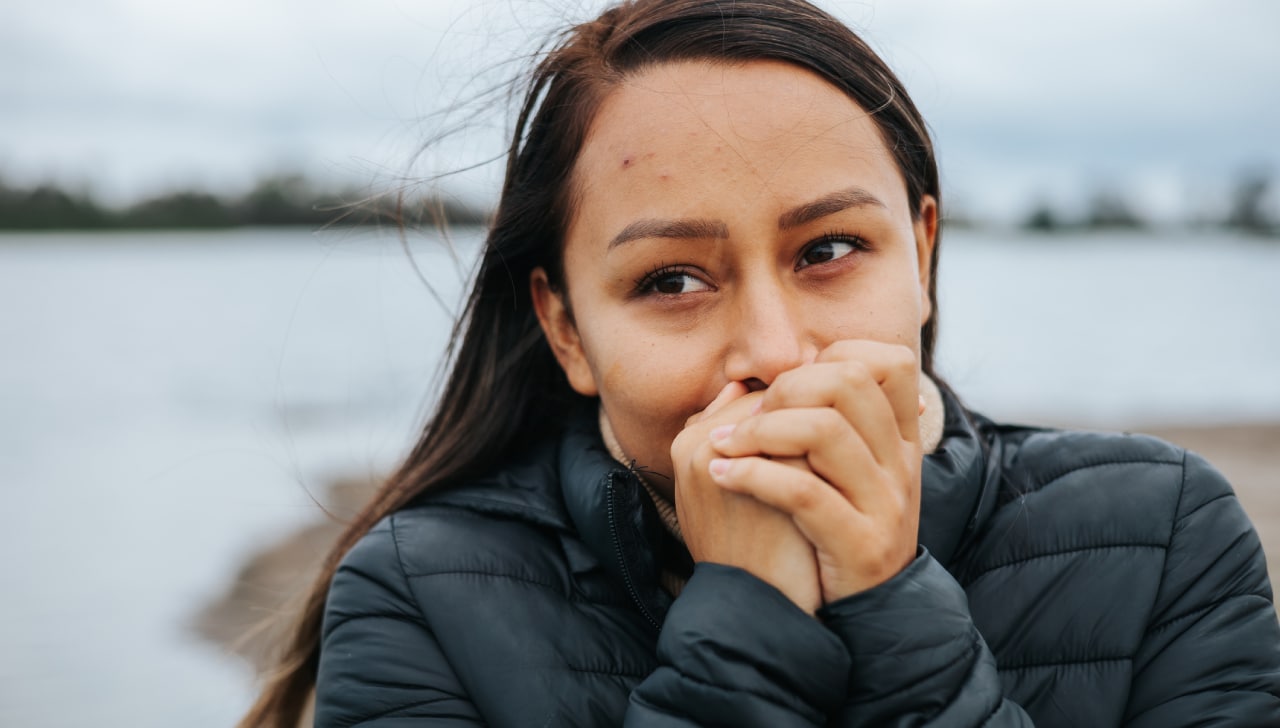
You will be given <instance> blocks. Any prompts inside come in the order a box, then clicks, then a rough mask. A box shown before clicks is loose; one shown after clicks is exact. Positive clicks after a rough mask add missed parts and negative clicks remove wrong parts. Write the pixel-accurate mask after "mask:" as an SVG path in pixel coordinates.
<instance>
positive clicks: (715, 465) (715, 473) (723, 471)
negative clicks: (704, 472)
mask: <svg viewBox="0 0 1280 728" xmlns="http://www.w3.org/2000/svg"><path fill="white" fill-rule="evenodd" d="M731 464H732V463H730V461H729V459H728V458H715V459H714V460H712V461H711V468H710V469H711V477H713V478H716V479H717V480H719V479H720V478H723V477H724V476H725V475H727V474H728V473H729V465H731Z"/></svg>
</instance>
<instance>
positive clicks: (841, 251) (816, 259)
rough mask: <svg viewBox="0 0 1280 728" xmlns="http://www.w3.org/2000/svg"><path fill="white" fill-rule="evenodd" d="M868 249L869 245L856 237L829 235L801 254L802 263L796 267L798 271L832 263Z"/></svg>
mask: <svg viewBox="0 0 1280 728" xmlns="http://www.w3.org/2000/svg"><path fill="white" fill-rule="evenodd" d="M866 249H867V244H866V243H865V242H864V241H863V240H862V238H859V237H858V236H856V235H842V234H835V233H828V234H827V235H823V236H822V237H821V238H820V239H818V240H817V241H816V242H814V243H813V244H812V245H810V246H809V247H807V248H805V250H804V252H802V253H801V254H800V262H799V264H797V265H796V269H797V270H798V269H800V268H807V267H809V266H811V265H819V264H821V263H830V262H831V261H833V260H837V259H839V258H843V257H845V256H846V255H848V254H850V253H852V252H855V251H858V250H866Z"/></svg>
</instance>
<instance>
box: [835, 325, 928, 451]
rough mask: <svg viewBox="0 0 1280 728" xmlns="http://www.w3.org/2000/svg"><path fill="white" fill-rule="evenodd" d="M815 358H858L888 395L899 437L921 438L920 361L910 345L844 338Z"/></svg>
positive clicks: (838, 359)
mask: <svg viewBox="0 0 1280 728" xmlns="http://www.w3.org/2000/svg"><path fill="white" fill-rule="evenodd" d="M816 361H817V362H832V361H859V362H861V363H862V364H863V365H864V366H866V367H867V369H868V370H869V371H870V372H871V374H872V376H873V377H874V378H875V380H876V382H877V383H878V384H879V385H880V388H881V389H882V390H884V393H885V396H886V397H888V399H889V404H890V405H891V406H892V407H893V412H894V415H895V417H896V419H897V422H898V431H899V433H900V435H901V437H902V439H904V440H909V441H911V442H919V441H920V361H919V359H918V358H917V357H916V353H915V352H914V351H912V350H911V349H910V348H909V347H906V346H902V345H899V344H886V343H883V342H879V341H868V340H865V339H847V340H844V341H837V342H835V343H833V344H831V345H830V346H828V347H827V348H826V349H823V350H822V351H821V352H819V353H818V357H817V359H816Z"/></svg>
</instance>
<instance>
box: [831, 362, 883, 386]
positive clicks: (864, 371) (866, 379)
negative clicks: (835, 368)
mask: <svg viewBox="0 0 1280 728" xmlns="http://www.w3.org/2000/svg"><path fill="white" fill-rule="evenodd" d="M840 378H841V379H842V380H843V381H844V383H845V385H847V386H849V387H854V388H862V387H866V386H867V385H868V384H871V383H872V382H874V381H875V378H874V377H872V376H871V370H870V369H868V368H867V365H866V364H863V363H862V362H860V361H847V362H844V365H843V366H841V367H840Z"/></svg>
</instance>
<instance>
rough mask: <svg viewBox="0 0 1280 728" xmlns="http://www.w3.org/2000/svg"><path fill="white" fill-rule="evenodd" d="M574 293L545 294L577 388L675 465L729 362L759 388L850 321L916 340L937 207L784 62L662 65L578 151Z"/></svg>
mask: <svg viewBox="0 0 1280 728" xmlns="http://www.w3.org/2000/svg"><path fill="white" fill-rule="evenodd" d="M574 184H575V190H576V192H577V193H578V194H577V195H576V197H575V207H574V210H573V215H572V219H571V221H570V225H569V229H568V232H567V235H566V240H565V247H564V282H565V286H564V292H565V293H567V296H568V301H569V304H570V310H571V314H570V313H569V311H566V309H565V308H564V305H563V304H564V300H563V299H562V298H560V297H559V295H557V294H556V293H555V292H552V291H551V290H550V289H549V287H548V286H547V285H546V283H545V276H543V275H542V273H541V271H535V273H534V277H533V289H534V299H535V305H536V307H537V309H538V313H539V317H540V319H541V321H542V323H543V328H544V330H545V331H546V333H547V336H548V340H549V341H550V343H551V345H552V348H553V350H554V351H555V353H556V356H557V358H558V359H559V361H560V364H561V366H562V367H563V368H564V370H565V373H566V374H567V375H568V377H569V381H570V383H571V384H572V386H573V387H574V389H576V390H577V391H578V392H579V393H581V394H584V395H588V396H596V395H598V396H599V397H600V400H601V402H602V403H603V405H604V409H605V412H606V414H607V415H608V417H609V420H610V422H611V424H612V425H613V429H614V433H615V435H616V436H617V438H618V442H619V444H620V445H621V446H622V448H623V450H624V451H625V452H626V453H627V455H628V456H629V457H631V458H634V459H635V460H636V463H637V465H639V466H642V467H645V468H647V469H649V470H650V471H652V472H656V473H659V474H661V475H663V476H666V477H665V478H663V479H654V484H655V486H658V487H662V486H663V485H667V486H668V487H669V484H670V482H671V480H670V478H671V473H672V466H671V457H670V452H669V451H670V447H671V441H672V440H673V439H674V438H675V436H676V434H677V433H679V432H680V430H681V429H682V428H683V427H684V424H685V420H686V419H687V418H688V417H689V416H691V415H693V414H695V413H697V412H698V411H700V410H701V409H702V408H703V407H705V406H706V405H707V404H708V403H709V402H710V401H711V400H712V398H714V397H715V395H716V394H717V393H718V392H719V391H720V390H721V389H722V388H723V387H724V386H725V385H726V384H727V383H728V382H730V381H734V380H740V381H744V382H747V383H748V385H749V386H750V387H752V388H753V389H758V388H762V387H766V386H768V385H769V384H770V383H771V382H772V381H773V380H774V378H775V377H777V376H778V374H779V373H781V372H783V371H786V370H788V369H792V368H794V367H796V366H799V365H801V364H805V363H808V362H811V361H813V359H814V357H815V356H816V355H817V354H818V352H819V351H821V350H822V349H823V348H824V347H826V346H827V345H828V344H830V343H832V342H834V341H837V340H841V339H873V340H876V341H882V342H890V343H895V344H902V345H905V346H907V347H910V348H911V349H912V350H913V351H915V352H916V354H917V359H918V358H919V347H920V334H919V332H920V326H921V325H922V324H923V322H924V321H925V319H926V318H927V316H928V314H929V301H928V294H927V291H928V285H927V284H928V275H929V270H928V266H929V256H930V253H931V250H932V246H933V235H934V224H935V220H936V214H935V208H934V204H933V201H932V200H931V199H926V200H925V201H924V204H923V205H922V208H923V209H922V212H921V215H920V216H919V218H918V219H913V217H912V215H911V213H910V210H909V208H908V204H907V192H906V187H905V184H904V181H903V179H902V176H901V174H900V173H899V171H898V168H897V166H896V165H895V163H894V161H893V158H892V157H891V156H890V154H889V150H888V149H887V148H886V147H885V144H884V142H883V141H882V140H881V138H880V134H879V132H878V130H877V127H876V126H875V124H874V122H873V121H872V120H871V119H870V118H869V117H868V116H867V114H866V112H865V111H864V110H863V109H861V108H860V107H858V106H857V105H856V104H855V103H853V102H852V101H851V100H850V99H849V98H848V97H847V96H845V95H844V94H843V93H842V92H841V91H839V90H838V89H836V88H835V87H833V86H831V85H830V84H828V83H826V82H825V81H824V80H822V79H821V78H820V77H818V76H816V75H814V74H812V73H810V72H808V71H805V70H802V69H800V68H798V67H795V66H791V65H788V64H784V63H779V62H770V61H758V62H750V63H746V64H741V65H732V66H730V65H712V64H710V63H705V62H695V61H691V62H682V63H673V64H665V65H660V66H656V67H653V68H651V69H648V70H646V71H644V72H642V73H640V74H638V75H635V76H632V77H630V78H629V79H628V80H627V81H626V82H625V83H623V84H622V85H620V86H619V87H618V88H616V89H615V90H614V91H612V92H611V93H610V95H609V96H608V97H607V98H606V99H605V101H604V102H603V104H602V106H601V108H600V110H599V113H598V114H597V116H596V117H595V119H594V121H593V123H592V125H591V127H590V131H589V133H588V136H587V140H586V143H585V145H584V147H583V149H582V151H581V154H580V157H579V160H578V163H577V166H576V168H575V170H574Z"/></svg>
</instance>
